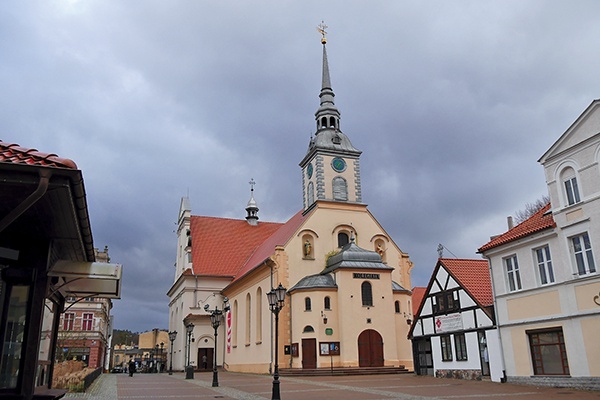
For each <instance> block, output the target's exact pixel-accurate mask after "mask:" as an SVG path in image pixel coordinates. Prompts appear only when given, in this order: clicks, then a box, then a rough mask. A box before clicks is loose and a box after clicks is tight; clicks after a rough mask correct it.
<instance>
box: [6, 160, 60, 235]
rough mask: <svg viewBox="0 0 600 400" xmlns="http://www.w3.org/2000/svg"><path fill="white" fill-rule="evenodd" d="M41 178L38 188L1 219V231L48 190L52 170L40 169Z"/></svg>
mask: <svg viewBox="0 0 600 400" xmlns="http://www.w3.org/2000/svg"><path fill="white" fill-rule="evenodd" d="M39 174H40V180H39V182H38V186H37V188H36V189H35V190H34V191H33V193H31V194H30V195H29V196H28V197H27V198H26V199H25V200H23V201H22V202H21V203H20V204H19V205H18V206H17V207H15V208H14V209H13V210H12V211H11V212H9V213H8V214H7V215H6V216H5V217H4V218H2V220H1V221H0V232H2V231H4V230H5V229H6V228H7V227H8V226H9V225H10V224H12V223H13V222H15V220H17V218H19V217H20V216H21V215H23V213H25V211H27V210H28V209H29V208H31V207H32V206H33V205H34V204H35V203H37V202H38V200H39V199H41V198H42V197H43V196H44V194H46V191H47V190H48V185H49V183H50V177H51V176H52V172H51V171H50V170H47V169H40V170H39Z"/></svg>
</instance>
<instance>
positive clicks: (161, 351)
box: [158, 342, 165, 372]
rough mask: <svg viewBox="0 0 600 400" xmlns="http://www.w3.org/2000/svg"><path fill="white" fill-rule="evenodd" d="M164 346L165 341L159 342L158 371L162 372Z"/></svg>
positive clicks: (163, 368)
mask: <svg viewBox="0 0 600 400" xmlns="http://www.w3.org/2000/svg"><path fill="white" fill-rule="evenodd" d="M164 348H165V342H160V368H159V370H158V372H163V371H164V370H165V367H164V365H165V357H164V353H163V352H164Z"/></svg>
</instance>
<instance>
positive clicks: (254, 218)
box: [246, 179, 258, 225]
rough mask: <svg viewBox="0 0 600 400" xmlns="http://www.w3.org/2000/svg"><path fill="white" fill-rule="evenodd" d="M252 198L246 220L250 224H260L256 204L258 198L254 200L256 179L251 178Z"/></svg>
mask: <svg viewBox="0 0 600 400" xmlns="http://www.w3.org/2000/svg"><path fill="white" fill-rule="evenodd" d="M248 183H249V184H250V200H248V205H247V206H246V213H247V215H246V221H248V223H249V224H250V225H258V206H257V205H256V200H254V185H256V182H254V179H250V182H248Z"/></svg>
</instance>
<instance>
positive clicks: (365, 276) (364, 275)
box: [352, 272, 379, 279]
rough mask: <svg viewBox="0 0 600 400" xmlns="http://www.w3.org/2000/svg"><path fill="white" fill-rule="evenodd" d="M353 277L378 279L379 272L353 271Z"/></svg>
mask: <svg viewBox="0 0 600 400" xmlns="http://www.w3.org/2000/svg"><path fill="white" fill-rule="evenodd" d="M352 277H353V278H354V279H379V274H363V273H360V272H355V273H354V274H352Z"/></svg>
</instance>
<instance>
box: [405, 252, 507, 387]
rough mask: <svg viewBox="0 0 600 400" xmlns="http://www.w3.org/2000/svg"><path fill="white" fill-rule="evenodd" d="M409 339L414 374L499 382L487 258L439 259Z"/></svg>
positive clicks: (500, 374)
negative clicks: (485, 379) (411, 345)
mask: <svg viewBox="0 0 600 400" xmlns="http://www.w3.org/2000/svg"><path fill="white" fill-rule="evenodd" d="M409 337H410V338H411V339H412V342H413V359H414V367H415V372H416V373H417V374H419V375H434V376H439V377H458V378H468V379H481V378H482V377H486V376H489V377H491V379H492V380H494V381H500V380H501V379H502V378H503V375H502V358H501V351H500V344H499V339H498V334H497V330H496V323H495V318H494V309H493V295H492V285H491V281H490V274H489V270H488V263H487V261H485V260H469V259H449V258H440V259H439V260H438V262H437V264H436V266H435V269H434V271H433V274H432V275H431V279H430V281H429V284H428V286H427V289H426V290H425V292H424V294H423V298H422V300H421V303H420V305H419V308H418V311H417V312H416V314H415V320H414V322H413V325H412V326H411V330H410V332H409Z"/></svg>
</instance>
